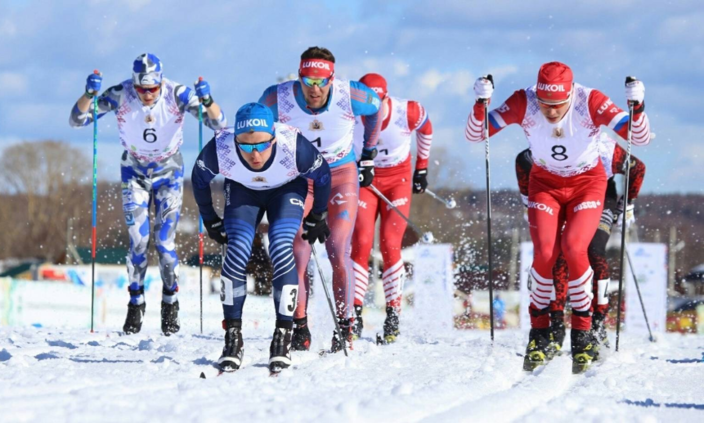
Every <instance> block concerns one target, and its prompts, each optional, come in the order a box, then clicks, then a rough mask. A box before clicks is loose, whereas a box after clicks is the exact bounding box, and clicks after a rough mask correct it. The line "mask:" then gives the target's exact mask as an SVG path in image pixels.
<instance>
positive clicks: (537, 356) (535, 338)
mask: <svg viewBox="0 0 704 423" xmlns="http://www.w3.org/2000/svg"><path fill="white" fill-rule="evenodd" d="M550 335H551V333H550V328H545V329H535V328H533V329H531V330H530V333H529V335H528V347H526V355H525V356H524V357H523V370H525V371H527V372H532V371H533V370H535V369H537V368H538V367H539V366H542V365H544V364H546V363H547V362H548V358H547V356H548V352H547V350H548V347H549V344H550Z"/></svg>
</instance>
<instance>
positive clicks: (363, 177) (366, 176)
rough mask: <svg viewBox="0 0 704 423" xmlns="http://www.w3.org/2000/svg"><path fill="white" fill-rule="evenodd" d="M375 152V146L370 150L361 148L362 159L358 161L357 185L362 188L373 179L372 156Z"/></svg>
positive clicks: (374, 155)
mask: <svg viewBox="0 0 704 423" xmlns="http://www.w3.org/2000/svg"><path fill="white" fill-rule="evenodd" d="M376 153H377V151H376V148H374V149H371V150H367V149H366V148H364V149H362V159H361V160H360V161H359V163H358V167H359V186H360V187H362V188H364V187H368V186H369V185H371V184H372V180H374V157H376Z"/></svg>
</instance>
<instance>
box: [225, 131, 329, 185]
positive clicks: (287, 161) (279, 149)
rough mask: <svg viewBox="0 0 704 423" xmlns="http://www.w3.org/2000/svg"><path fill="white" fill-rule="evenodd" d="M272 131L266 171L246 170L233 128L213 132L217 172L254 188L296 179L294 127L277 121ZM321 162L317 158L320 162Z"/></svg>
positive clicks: (295, 136) (296, 134) (296, 135)
mask: <svg viewBox="0 0 704 423" xmlns="http://www.w3.org/2000/svg"><path fill="white" fill-rule="evenodd" d="M275 133H276V152H275V153H274V154H275V156H274V158H273V160H272V162H271V165H270V166H269V168H268V169H266V170H263V171H260V172H256V171H253V170H249V169H248V168H247V167H246V166H245V165H244V163H243V161H242V159H241V158H240V156H239V154H238V152H237V149H238V147H237V146H236V145H235V133H234V130H233V128H231V127H230V128H225V129H223V130H222V131H219V132H218V133H217V134H216V135H215V148H216V149H217V153H218V167H219V168H220V174H222V175H223V176H224V177H226V178H227V179H230V180H232V181H235V182H237V183H240V184H242V185H244V186H246V187H247V188H250V189H253V190H257V191H261V190H266V189H272V188H277V187H280V186H281V185H284V184H286V183H288V182H290V181H292V180H294V179H296V178H297V177H298V175H300V172H299V171H298V166H297V165H296V142H297V139H298V133H299V131H298V128H294V127H292V126H289V125H284V124H282V123H277V124H276V127H275ZM322 162H323V161H322V159H320V163H321V164H322Z"/></svg>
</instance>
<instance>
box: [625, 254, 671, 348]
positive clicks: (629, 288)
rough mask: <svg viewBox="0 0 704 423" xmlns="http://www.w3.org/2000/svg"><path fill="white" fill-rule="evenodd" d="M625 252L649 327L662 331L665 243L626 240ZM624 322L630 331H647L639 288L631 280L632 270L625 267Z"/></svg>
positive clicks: (663, 325)
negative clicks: (628, 257) (627, 254)
mask: <svg viewBox="0 0 704 423" xmlns="http://www.w3.org/2000/svg"><path fill="white" fill-rule="evenodd" d="M628 252H629V253H630V258H631V260H633V261H632V262H631V264H633V270H634V271H635V274H636V278H637V279H638V286H639V287H640V293H641V295H642V297H643V305H644V306H645V310H646V311H647V313H648V321H649V322H650V329H651V330H652V331H653V332H665V331H666V328H667V246H666V245H665V244H657V243H645V242H635V243H631V244H628ZM626 275H627V277H626V287H625V289H626V292H625V296H626V298H625V300H626V304H625V307H626V322H625V330H627V331H628V332H629V333H639V334H643V335H646V336H647V335H648V327H647V326H646V324H645V318H644V317H643V310H642V308H641V305H640V300H639V299H638V292H637V291H636V286H635V284H634V281H633V273H632V272H631V269H630V268H628V267H627V268H626Z"/></svg>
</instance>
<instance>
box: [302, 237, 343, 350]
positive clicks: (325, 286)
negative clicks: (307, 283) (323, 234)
mask: <svg viewBox="0 0 704 423" xmlns="http://www.w3.org/2000/svg"><path fill="white" fill-rule="evenodd" d="M311 248H312V249H313V260H315V267H317V268H318V273H320V283H322V284H323V290H324V291H325V296H326V297H327V299H328V305H329V306H330V313H331V314H332V321H333V322H335V330H337V334H338V335H339V337H340V341H341V342H342V349H343V351H344V352H345V357H348V355H347V340H346V339H345V338H343V337H342V330H341V329H340V323H339V322H338V321H337V316H336V315H335V308H334V307H333V306H332V297H331V296H330V291H329V290H328V284H327V283H326V282H325V275H324V274H323V268H322V267H320V262H319V261H318V253H317V252H316V250H315V245H311Z"/></svg>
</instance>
